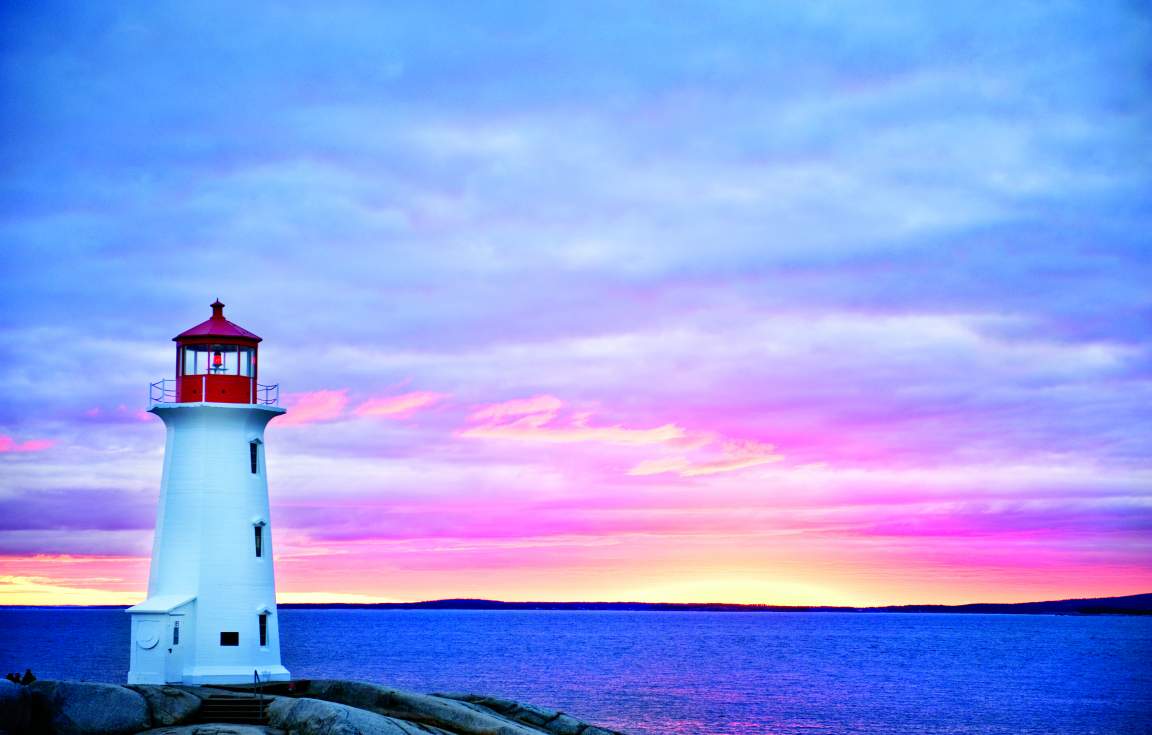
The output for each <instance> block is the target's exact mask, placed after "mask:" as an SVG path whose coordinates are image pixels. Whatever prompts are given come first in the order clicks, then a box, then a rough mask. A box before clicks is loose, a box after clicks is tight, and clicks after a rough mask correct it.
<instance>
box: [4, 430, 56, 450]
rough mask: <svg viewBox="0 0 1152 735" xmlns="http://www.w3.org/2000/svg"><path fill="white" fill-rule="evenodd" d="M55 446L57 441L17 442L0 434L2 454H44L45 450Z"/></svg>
mask: <svg viewBox="0 0 1152 735" xmlns="http://www.w3.org/2000/svg"><path fill="white" fill-rule="evenodd" d="M55 445H56V440H55V439H25V440H24V441H17V440H16V439H14V438H12V437H11V436H8V435H7V434H0V454H6V453H9V452H11V453H15V454H24V453H29V452H43V451H44V450H45V449H51V448H52V447H54V446H55Z"/></svg>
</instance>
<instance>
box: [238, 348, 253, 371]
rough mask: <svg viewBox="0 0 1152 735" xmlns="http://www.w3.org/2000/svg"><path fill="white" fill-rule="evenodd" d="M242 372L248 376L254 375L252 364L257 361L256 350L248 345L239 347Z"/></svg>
mask: <svg viewBox="0 0 1152 735" xmlns="http://www.w3.org/2000/svg"><path fill="white" fill-rule="evenodd" d="M238 354H239V357H240V374H241V375H243V376H244V377H246V378H251V377H252V366H253V363H254V362H255V356H256V351H255V350H252V349H249V348H247V347H241V348H239V353H238Z"/></svg>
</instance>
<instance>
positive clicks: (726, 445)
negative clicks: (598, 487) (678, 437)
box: [628, 439, 784, 477]
mask: <svg viewBox="0 0 1152 735" xmlns="http://www.w3.org/2000/svg"><path fill="white" fill-rule="evenodd" d="M720 450H721V456H720V457H719V458H718V459H711V460H707V461H693V460H691V459H689V458H688V457H662V458H659V459H649V460H645V461H643V462H641V463H639V464H637V465H636V466H635V467H633V468H632V469H630V470H628V474H629V475H659V474H663V473H665V472H674V473H676V474H678V475H680V476H681V477H696V476H699V475H714V474H717V473H719V472H734V471H736V470H742V469H745V468H748V467H755V466H757V465H762V464H768V463H769V462H779V461H781V460H782V459H784V457H783V455H780V454H777V453H776V451H775V447H774V446H772V445H771V444H765V443H763V442H758V441H754V440H751V439H735V440H728V441H724V442H722V443H721V445H720Z"/></svg>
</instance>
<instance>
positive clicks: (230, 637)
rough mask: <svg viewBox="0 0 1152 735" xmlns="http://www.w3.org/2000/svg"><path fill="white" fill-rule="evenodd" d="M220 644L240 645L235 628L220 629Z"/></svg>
mask: <svg viewBox="0 0 1152 735" xmlns="http://www.w3.org/2000/svg"><path fill="white" fill-rule="evenodd" d="M220 645H222V646H238V645H240V633H239V632H237V631H235V630H222V631H220Z"/></svg>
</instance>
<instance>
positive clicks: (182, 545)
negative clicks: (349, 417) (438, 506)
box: [128, 301, 289, 684]
mask: <svg viewBox="0 0 1152 735" xmlns="http://www.w3.org/2000/svg"><path fill="white" fill-rule="evenodd" d="M174 341H175V342H176V379H175V380H174V381H169V380H162V381H160V382H158V383H154V384H153V385H152V388H151V394H150V396H149V402H150V404H151V405H150V408H149V410H150V411H151V412H152V413H154V414H156V415H157V416H159V417H160V418H161V419H163V420H164V425H165V427H167V435H168V436H167V442H166V444H165V447H164V476H163V479H162V481H161V485H160V508H159V512H158V513H157V516H156V536H155V539H154V541H153V545H152V568H151V573H150V575H149V578H148V599H147V600H145V601H144V602H142V603H140V604H139V605H136V606H135V607H132V608H129V609H128V612H129V613H130V614H131V616H132V642H131V647H132V653H131V665H130V669H129V672H128V683H129V684H164V683H184V684H226V683H243V682H251V681H252V680H253V677H254V674H258V675H259V677H260V678H261V679H262V680H265V681H267V680H273V681H282V680H287V679H288V678H289V676H288V670H287V669H285V668H284V667H283V666H282V665H281V664H280V626H279V623H278V620H277V615H276V581H275V577H274V575H273V571H272V525H271V518H270V516H269V512H268V476H267V473H266V469H267V468H266V467H265V464H264V427H265V425H267V423H268V422H269V421H270V420H272V419H274V418H276V417H277V416H279V415H280V414H282V413H284V409H283V408H280V407H279V406H277V405H276V404H277V402H278V400H279V386H263V385H260V384H259V383H257V369H256V366H257V359H256V357H257V356H256V352H257V346H258V344H259V343H260V338H259V337H257V336H256V335H255V334H252V333H251V332H249V331H247V330H246V329H242V328H240V327H238V326H236V325H235V324H233V323H232V322H230V321H228V320H227V319H225V318H224V304H222V303H220V302H219V301H217V302H216V303H214V304H212V318H211V319H208V320H207V321H205V322H203V323H201V324H198V325H196V326H195V327H192V328H191V329H189V330H188V331H186V332H184V333H182V334H180V335H179V336H177V337H175V338H174Z"/></svg>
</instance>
